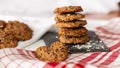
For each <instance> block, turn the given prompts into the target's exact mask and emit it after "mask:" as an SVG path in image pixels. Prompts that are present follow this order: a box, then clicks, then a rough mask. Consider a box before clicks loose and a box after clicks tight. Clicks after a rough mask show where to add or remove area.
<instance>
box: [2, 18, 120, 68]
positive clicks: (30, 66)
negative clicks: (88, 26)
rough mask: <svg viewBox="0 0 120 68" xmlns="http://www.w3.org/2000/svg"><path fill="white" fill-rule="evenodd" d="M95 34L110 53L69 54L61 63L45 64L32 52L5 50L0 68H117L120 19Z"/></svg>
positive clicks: (100, 28)
mask: <svg viewBox="0 0 120 68" xmlns="http://www.w3.org/2000/svg"><path fill="white" fill-rule="evenodd" d="M96 23H97V22H96ZM95 32H96V34H97V35H98V36H99V37H100V38H101V40H103V41H104V43H105V44H106V45H107V46H108V47H109V48H110V50H111V51H110V52H92V53H78V54H70V55H69V57H68V59H67V60H65V61H63V62H48V61H47V62H45V61H40V60H39V59H37V58H36V56H35V52H34V51H28V50H23V49H14V48H9V49H8V48H7V49H1V50H0V68H85V67H86V68H119V67H120V18H116V19H113V20H111V21H110V23H108V24H107V25H105V26H101V27H97V28H96V30H95Z"/></svg>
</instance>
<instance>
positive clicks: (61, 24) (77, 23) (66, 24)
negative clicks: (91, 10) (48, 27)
mask: <svg viewBox="0 0 120 68" xmlns="http://www.w3.org/2000/svg"><path fill="white" fill-rule="evenodd" d="M86 24H87V21H86V20H75V21H61V22H56V24H55V25H56V26H57V27H66V28H77V27H82V26H84V25H86Z"/></svg>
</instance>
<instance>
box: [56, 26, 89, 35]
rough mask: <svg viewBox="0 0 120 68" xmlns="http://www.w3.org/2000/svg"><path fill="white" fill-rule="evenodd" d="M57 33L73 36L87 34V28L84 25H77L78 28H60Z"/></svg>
mask: <svg viewBox="0 0 120 68" xmlns="http://www.w3.org/2000/svg"><path fill="white" fill-rule="evenodd" d="M58 34H59V35H64V36H75V37H80V36H84V35H87V29H86V28H85V27H79V28H60V30H59V32H58Z"/></svg>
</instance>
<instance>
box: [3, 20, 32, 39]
mask: <svg viewBox="0 0 120 68" xmlns="http://www.w3.org/2000/svg"><path fill="white" fill-rule="evenodd" d="M4 30H5V31H6V32H10V33H12V34H13V35H14V36H15V38H16V39H17V40H23V41H24V40H29V39H31V38H32V30H31V29H30V27H29V26H28V25H27V24H24V23H21V22H19V21H8V23H7V24H6V27H5V29H4Z"/></svg>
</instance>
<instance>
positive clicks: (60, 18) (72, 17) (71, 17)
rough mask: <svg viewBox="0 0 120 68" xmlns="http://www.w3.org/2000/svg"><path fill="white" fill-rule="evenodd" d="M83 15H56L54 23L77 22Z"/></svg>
mask: <svg viewBox="0 0 120 68" xmlns="http://www.w3.org/2000/svg"><path fill="white" fill-rule="evenodd" d="M84 17H85V15H83V14H79V13H75V14H57V15H56V17H55V21H57V22H59V21H73V20H79V19H82V18H84Z"/></svg>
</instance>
